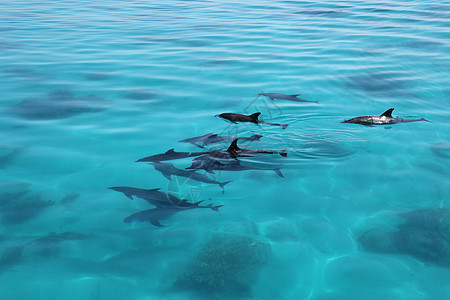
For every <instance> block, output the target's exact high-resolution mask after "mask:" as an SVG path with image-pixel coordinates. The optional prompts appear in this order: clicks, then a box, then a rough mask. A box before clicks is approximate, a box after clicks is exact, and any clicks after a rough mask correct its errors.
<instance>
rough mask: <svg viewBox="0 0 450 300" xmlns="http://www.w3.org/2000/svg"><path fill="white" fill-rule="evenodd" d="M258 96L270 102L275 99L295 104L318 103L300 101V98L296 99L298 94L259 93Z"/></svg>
mask: <svg viewBox="0 0 450 300" xmlns="http://www.w3.org/2000/svg"><path fill="white" fill-rule="evenodd" d="M258 96H266V97H267V98H269V99H270V100H272V101H274V100H275V99H280V100H290V101H295V102H313V103H319V102H318V101H311V100H304V99H300V98H298V96H300V94H293V95H286V94H279V93H261V94H258Z"/></svg>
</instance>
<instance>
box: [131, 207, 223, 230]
mask: <svg viewBox="0 0 450 300" xmlns="http://www.w3.org/2000/svg"><path fill="white" fill-rule="evenodd" d="M222 206H223V205H216V206H213V205H212V204H208V205H206V206H200V205H198V204H197V205H191V206H187V207H180V206H166V207H157V208H152V209H147V210H143V211H140V212H137V213H134V214H131V215H129V216H128V217H126V218H125V219H124V220H123V221H124V222H125V223H135V222H150V223H151V224H152V225H154V226H157V227H164V225H161V223H160V222H159V221H160V220H165V219H168V218H170V217H171V216H172V215H174V214H176V213H179V212H182V211H186V210H188V209H194V208H210V209H212V210H214V211H219V208H220V207H222Z"/></svg>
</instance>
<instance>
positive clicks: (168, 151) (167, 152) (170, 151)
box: [166, 148, 175, 154]
mask: <svg viewBox="0 0 450 300" xmlns="http://www.w3.org/2000/svg"><path fill="white" fill-rule="evenodd" d="M174 152H175V148H172V149H169V150H167V151H166V154H169V153H174Z"/></svg>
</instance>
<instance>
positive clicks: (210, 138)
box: [180, 133, 262, 148]
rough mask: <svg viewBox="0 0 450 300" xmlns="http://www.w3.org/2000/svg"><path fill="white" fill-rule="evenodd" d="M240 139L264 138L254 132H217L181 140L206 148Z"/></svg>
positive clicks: (257, 139) (254, 139)
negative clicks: (233, 133) (232, 133)
mask: <svg viewBox="0 0 450 300" xmlns="http://www.w3.org/2000/svg"><path fill="white" fill-rule="evenodd" d="M236 138H237V139H238V140H240V141H251V142H252V141H259V140H260V139H261V138H262V135H260V134H254V135H252V136H249V137H235V136H220V135H218V134H216V133H207V134H205V135H201V136H196V137H193V138H189V139H184V140H181V141H180V142H182V143H191V144H192V145H195V146H197V147H200V148H205V146H208V145H210V144H215V143H220V142H224V141H232V140H234V139H236Z"/></svg>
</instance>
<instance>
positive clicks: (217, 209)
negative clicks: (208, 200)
mask: <svg viewBox="0 0 450 300" xmlns="http://www.w3.org/2000/svg"><path fill="white" fill-rule="evenodd" d="M222 206H223V205H216V206H213V205H212V204H208V205H207V206H206V207H208V208H211V209H212V210H213V211H219V208H221V207H222Z"/></svg>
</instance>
